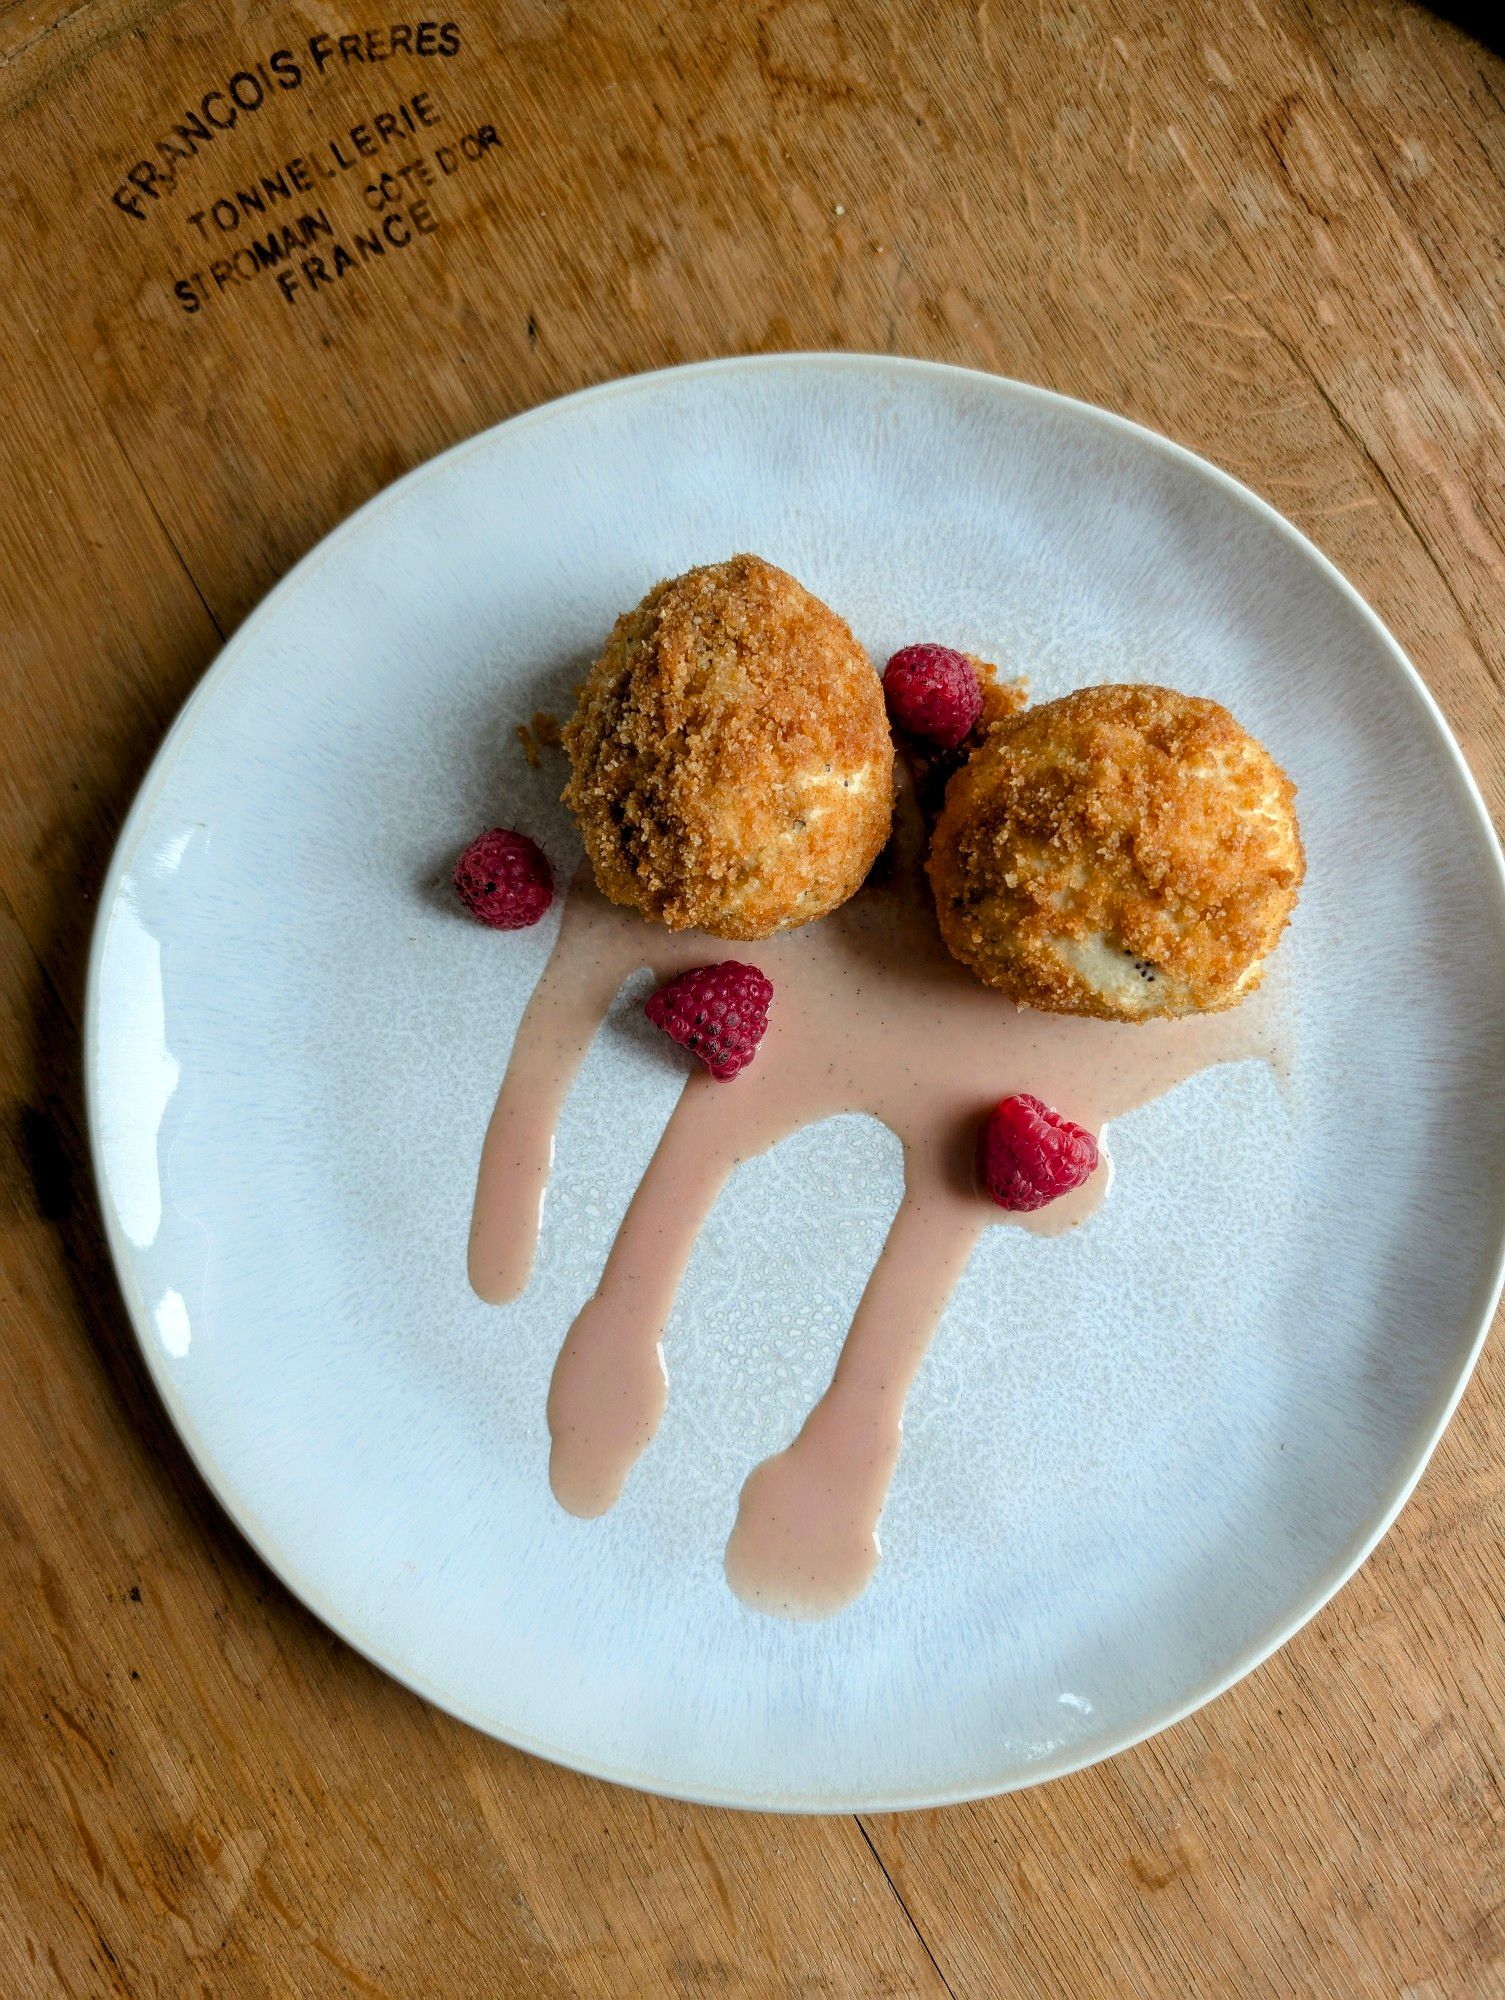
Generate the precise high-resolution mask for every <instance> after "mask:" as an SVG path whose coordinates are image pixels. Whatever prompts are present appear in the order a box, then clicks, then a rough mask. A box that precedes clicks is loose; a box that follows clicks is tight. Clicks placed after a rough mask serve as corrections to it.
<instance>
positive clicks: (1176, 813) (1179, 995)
mask: <svg viewBox="0 0 1505 2000" xmlns="http://www.w3.org/2000/svg"><path fill="white" fill-rule="evenodd" d="M1295 796H1296V792H1295V787H1294V786H1293V785H1292V783H1291V781H1290V779H1289V778H1288V777H1287V776H1286V775H1285V773H1284V772H1283V771H1282V770H1281V768H1280V766H1279V765H1278V764H1277V763H1276V762H1275V760H1274V758H1273V757H1271V755H1270V753H1269V751H1268V750H1266V749H1265V748H1264V746H1263V745H1262V744H1260V743H1257V742H1256V741H1255V740H1254V738H1253V737H1252V736H1248V735H1246V734H1245V732H1244V731H1243V730H1242V729H1240V727H1239V725H1238V724H1237V723H1236V722H1235V721H1234V719H1233V717H1232V716H1231V715H1230V714H1229V713H1228V711H1227V709H1225V708H1220V707H1219V706H1218V704H1217V703H1216V702H1214V701H1203V700H1200V699H1198V698H1197V697H1195V696H1192V695H1183V694H1176V693H1175V692H1174V691H1173V690H1172V689H1170V688H1159V687H1092V688H1083V689H1081V690H1080V691H1079V692H1078V693H1076V694H1069V695H1065V696H1063V697H1062V699H1061V700H1059V701H1051V702H1046V703H1044V704H1043V705H1042V706H1041V707H1039V708H1032V709H1027V710H1026V711H1025V712H1024V713H1023V714H1022V715H1020V716H1017V717H1014V718H1012V719H1005V720H1003V721H1001V722H1000V723H999V724H998V725H997V726H996V727H995V728H994V729H993V730H992V731H991V732H990V733H989V735H988V736H987V738H986V739H985V740H984V742H983V743H982V744H981V746H980V747H979V748H978V749H977V750H976V751H975V752H974V754H973V755H972V757H971V758H970V759H969V761H968V762H967V763H966V764H965V765H963V767H962V768H961V770H959V771H958V772H957V774H956V776H955V777H954V778H953V779H952V780H951V783H950V785H949V786H948V788H947V791H946V803H945V805H944V807H943V808H942V811H941V815H940V818H939V820H938V821H937V823H936V828H935V835H934V838H933V840H932V842H931V849H930V860H929V871H930V882H931V887H932V888H933V890H934V892H935V906H936V916H937V918H938V920H939V922H940V927H941V934H942V936H943V937H944V938H945V940H946V943H947V945H948V947H949V948H950V950H951V952H952V953H953V954H954V956H955V957H957V958H959V959H960V960H961V962H962V963H963V964H964V965H966V966H969V967H970V968H971V970H972V971H973V972H975V973H976V974H977V976H978V978H979V979H981V980H982V981H983V982H984V984H985V985H988V986H997V987H1001V988H1002V989H1003V991H1004V992H1005V993H1007V994H1009V995H1010V996H1011V998H1013V999H1014V1000H1016V1001H1018V1002H1019V1003H1020V1005H1022V1006H1028V1007H1040V1008H1045V1009H1049V1010H1051V1011H1053V1012H1056V1013H1067V1014H1094V1015H1097V1016H1099V1017H1100V1018H1102V1019H1104V1020H1114V1021H1141V1020H1145V1019H1147V1018H1149V1017H1150V1016H1152V1015H1166V1014H1195V1013H1203V1012H1208V1011H1211V1010H1214V1009H1217V1008H1222V1007H1231V1006H1233V1005H1234V1004H1235V1003H1236V1002H1237V1001H1239V1000H1241V999H1242V998H1243V997H1244V995H1245V994H1247V993H1250V992H1252V991H1253V989H1254V988H1255V987H1256V986H1257V985H1258V984H1259V980H1260V974H1261V970H1262V968H1263V964H1264V961H1265V959H1266V957H1267V956H1268V955H1269V953H1270V952H1271V951H1272V950H1273V949H1274V948H1275V945H1276V943H1277V942H1278V941H1279V938H1280V934H1281V932H1282V931H1283V930H1284V929H1285V926H1286V923H1287V921H1288V920H1289V918H1290V915H1291V911H1292V910H1293V909H1294V908H1295V905H1296V892H1297V890H1298V889H1299V888H1300V886H1301V881H1302V877H1303V875H1304V874H1305V871H1306V861H1305V856H1304V855H1303V852H1302V847H1301V835H1300V832H1299V830H1298V828H1297V825H1296V813H1295V805H1294V801H1295Z"/></svg>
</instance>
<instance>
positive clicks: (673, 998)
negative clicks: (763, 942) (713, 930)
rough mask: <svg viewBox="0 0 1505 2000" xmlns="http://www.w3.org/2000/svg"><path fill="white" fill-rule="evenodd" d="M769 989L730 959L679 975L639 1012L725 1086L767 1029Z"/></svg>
mask: <svg viewBox="0 0 1505 2000" xmlns="http://www.w3.org/2000/svg"><path fill="white" fill-rule="evenodd" d="M772 998H773V983H772V981H771V980H768V979H765V978H764V977H763V975H762V973H761V972H759V970H758V968H757V967H756V966H755V965H739V964H738V962H737V960H736V959H734V958H728V959H726V960H724V961H723V962H722V963H721V964H720V965H700V966H697V967H696V968H695V970H694V971H693V972H682V973H681V974H680V975H679V977H678V978H677V979H671V980H670V981H669V983H668V985H667V986H661V987H660V988H659V989H658V991H657V992H656V993H653V994H650V995H649V998H648V1002H647V1005H646V1007H645V1008H644V1012H645V1013H646V1014H647V1016H648V1019H649V1020H650V1021H651V1022H652V1023H653V1025H654V1027H655V1028H662V1029H663V1031H664V1033H665V1034H666V1035H668V1036H670V1037H671V1039H672V1040H674V1041H676V1042H678V1043H679V1045H680V1047H681V1048H682V1049H688V1050H689V1051H690V1053H691V1054H692V1055H696V1056H699V1058H700V1060H701V1061H702V1062H703V1063H704V1064H705V1066H706V1068H707V1069H708V1070H709V1071H710V1072H711V1075H712V1076H713V1077H715V1079H716V1081H717V1082H718V1083H729V1082H730V1081H731V1079H732V1078H733V1077H734V1076H736V1075H737V1074H738V1072H739V1071H741V1070H744V1069H746V1068H747V1065H748V1064H749V1063H750V1062H751V1061H752V1059H753V1057H754V1056H755V1055H756V1054H757V1053H758V1044H759V1042H761V1041H762V1039H763V1030H764V1029H765V1028H766V1027H767V1026H768V1003H769V1001H770V1000H771V999H772Z"/></svg>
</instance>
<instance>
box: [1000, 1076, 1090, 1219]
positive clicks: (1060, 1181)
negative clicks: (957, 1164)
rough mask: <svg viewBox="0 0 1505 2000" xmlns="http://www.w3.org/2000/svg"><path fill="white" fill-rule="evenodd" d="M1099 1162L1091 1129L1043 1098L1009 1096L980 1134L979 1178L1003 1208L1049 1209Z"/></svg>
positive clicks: (1076, 1185) (1082, 1179) (1083, 1179)
mask: <svg viewBox="0 0 1505 2000" xmlns="http://www.w3.org/2000/svg"><path fill="white" fill-rule="evenodd" d="M1096 1165H1097V1141H1096V1139H1094V1138H1093V1136H1092V1134H1091V1133H1090V1132H1087V1131H1084V1130H1083V1128H1082V1127H1081V1126H1080V1125H1073V1124H1072V1122H1071V1120H1070V1119H1069V1118H1063V1117H1062V1116H1061V1114H1060V1113H1059V1112H1058V1111H1052V1110H1051V1108H1050V1106H1049V1105H1048V1104H1042V1103H1041V1102H1040V1100H1039V1098H1038V1097H1024V1096H1020V1097H1006V1098H1005V1099H1004V1100H1003V1102H1002V1103H1001V1104H1000V1105H998V1106H997V1107H996V1108H995V1109H994V1110H993V1111H991V1112H990V1113H989V1114H988V1118H987V1122H986V1123H985V1124H984V1125H983V1128H982V1130H981V1131H980V1132H979V1133H978V1135H977V1178H978V1180H979V1182H980V1183H981V1185H982V1187H983V1190H984V1191H985V1193H986V1194H987V1195H988V1197H989V1199H990V1200H992V1201H996V1202H997V1204H998V1206H999V1207H1000V1208H1008V1209H1013V1210H1016V1211H1017V1210H1022V1209H1031V1208H1044V1206H1045V1204H1046V1203H1047V1202H1050V1201H1055V1200H1057V1199H1058V1198H1059V1197H1060V1196H1061V1195H1063V1194H1070V1193H1071V1191H1072V1189H1073V1188H1079V1187H1080V1186H1081V1185H1082V1183H1083V1181H1085V1180H1086V1179H1087V1177H1088V1175H1089V1174H1090V1173H1091V1172H1092V1170H1093V1168H1094V1167H1096Z"/></svg>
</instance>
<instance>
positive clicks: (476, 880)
mask: <svg viewBox="0 0 1505 2000" xmlns="http://www.w3.org/2000/svg"><path fill="white" fill-rule="evenodd" d="M454 879H455V891H456V893H457V894H458V896H459V898H460V901H461V902H462V903H463V904H464V905H465V907H466V909H467V910H469V912H470V914H471V915H472V916H473V917H477V918H479V919H480V921H481V922H482V923H483V924H489V925H490V926H491V928H492V929H493V930H494V931H525V930H526V929H527V928H528V926H529V925H530V924H536V923H537V922H538V920H539V918H540V917H541V916H542V915H543V914H544V912H545V911H546V910H547V909H548V907H549V905H550V903H552V902H553V900H554V871H553V870H552V869H551V868H550V866H549V857H548V856H547V855H546V854H545V853H544V851H543V849H542V848H541V847H540V846H539V845H538V843H537V841H534V840H529V838H528V836H527V834H525V833H513V832H512V831H511V829H510V828H508V827H505V826H494V827H492V829H491V831H490V832H489V833H481V834H477V836H476V838H475V839H474V840H473V841H472V842H471V843H470V845H469V847H467V848H466V850H465V852H464V853H463V854H462V855H461V856H460V858H459V860H458V861H457V862H456V863H455V878H454Z"/></svg>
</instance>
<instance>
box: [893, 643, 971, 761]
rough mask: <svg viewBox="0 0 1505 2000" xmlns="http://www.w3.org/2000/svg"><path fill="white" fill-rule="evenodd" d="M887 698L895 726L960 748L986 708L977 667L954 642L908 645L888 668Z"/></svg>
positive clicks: (946, 747)
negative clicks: (983, 707) (983, 705)
mask: <svg viewBox="0 0 1505 2000" xmlns="http://www.w3.org/2000/svg"><path fill="white" fill-rule="evenodd" d="M883 699H884V700H885V701H886V702H887V703H888V716H889V720H890V722H892V723H893V724H894V726H895V728H898V729H902V730H903V731H904V732H905V734H906V735H908V736H923V737H924V738H925V740H926V741H927V742H929V743H939V744H940V746H941V748H942V749H943V750H954V749H955V748H956V746H957V744H958V743H960V742H961V740H962V738H963V737H964V736H965V735H966V734H967V731H968V730H969V729H971V728H972V727H973V726H974V725H975V723H976V721H977V718H978V716H980V715H981V714H982V687H981V684H980V683H979V681H978V678H977V669H976V667H974V666H973V664H972V662H971V661H970V660H969V659H968V658H967V656H966V654H965V653H958V652H957V651H955V649H954V648H953V647H951V646H929V645H924V646H904V647H902V648H901V649H900V651H898V652H897V653H895V654H894V656H893V658H892V659H891V660H890V661H889V663H888V666H887V667H886V668H885V670H884V674H883Z"/></svg>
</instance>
